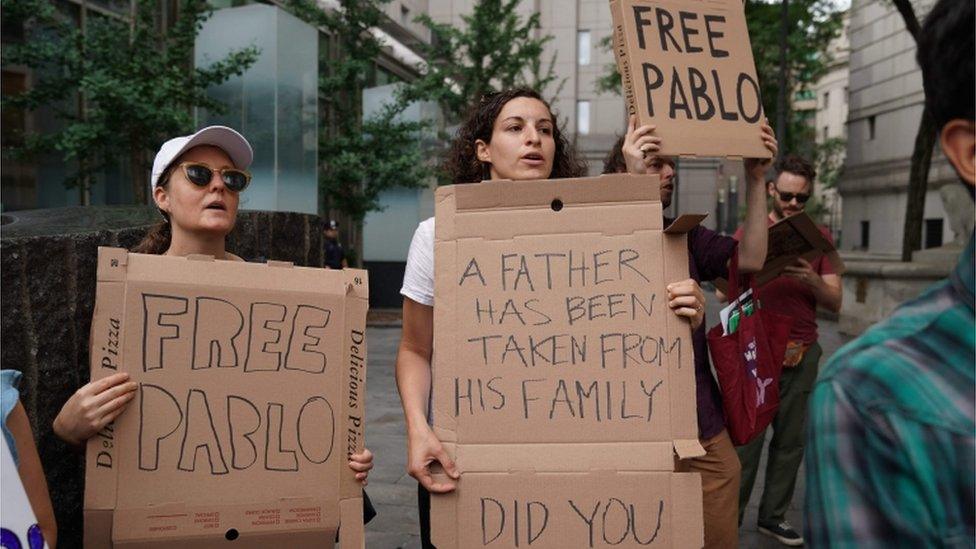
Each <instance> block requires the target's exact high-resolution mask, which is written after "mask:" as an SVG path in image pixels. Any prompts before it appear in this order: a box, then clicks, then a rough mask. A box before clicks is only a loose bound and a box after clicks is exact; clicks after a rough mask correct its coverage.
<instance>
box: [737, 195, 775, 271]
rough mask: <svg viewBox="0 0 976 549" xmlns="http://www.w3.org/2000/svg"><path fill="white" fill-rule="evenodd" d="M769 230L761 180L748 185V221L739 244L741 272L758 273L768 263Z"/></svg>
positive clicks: (744, 225) (743, 227)
mask: <svg viewBox="0 0 976 549" xmlns="http://www.w3.org/2000/svg"><path fill="white" fill-rule="evenodd" d="M768 235H769V229H768V227H767V224H766V194H765V183H764V182H763V181H762V179H761V178H759V179H754V180H751V181H749V182H748V183H747V184H746V219H745V222H744V223H743V226H742V240H741V242H739V270H741V271H743V272H756V271H759V270H761V269H762V267H763V263H765V262H766V241H767V237H768Z"/></svg>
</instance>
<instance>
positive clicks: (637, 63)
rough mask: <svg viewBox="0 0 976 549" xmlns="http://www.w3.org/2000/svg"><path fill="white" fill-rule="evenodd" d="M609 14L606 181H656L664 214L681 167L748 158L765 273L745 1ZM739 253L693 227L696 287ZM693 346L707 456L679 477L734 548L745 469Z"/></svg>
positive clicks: (769, 138)
mask: <svg viewBox="0 0 976 549" xmlns="http://www.w3.org/2000/svg"><path fill="white" fill-rule="evenodd" d="M610 8H611V12H612V14H613V23H614V34H613V36H614V52H615V55H616V57H617V66H618V69H619V71H620V74H621V76H622V80H623V86H624V95H625V97H626V98H627V105H628V112H629V113H630V117H629V127H628V132H627V135H626V136H625V137H624V138H623V139H622V140H621V141H620V142H619V143H618V146H620V148H621V152H622V154H620V155H612V156H611V158H617V162H616V165H612V166H611V165H607V166H606V167H605V168H606V171H623V170H626V171H628V172H630V173H648V174H658V175H659V176H660V181H661V202H662V204H663V205H664V206H665V207H667V206H668V205H669V204H670V202H671V196H672V194H673V193H674V191H675V161H674V158H675V157H677V156H681V155H692V156H713V157H714V156H719V157H730V156H731V157H742V158H744V159H745V171H746V177H747V180H748V183H747V187H746V205H747V210H746V219H745V223H744V230H745V236H744V237H743V239H742V242H741V244H740V245H739V246H738V250H739V268H740V270H742V271H747V272H748V271H757V270H759V269H761V268H762V265H763V262H764V260H765V257H766V234H767V230H766V203H765V179H764V177H765V172H766V169H767V168H768V166H769V159H770V158H772V157H774V156H775V155H776V151H777V142H776V138H775V137H774V136H773V132H772V129H771V128H770V127H769V125H768V124H767V123H766V120H765V117H764V116H763V113H762V101H761V99H760V94H759V86H758V84H757V81H758V80H757V79H756V76H755V74H756V71H755V64H754V62H753V59H752V50H751V48H750V46H749V37H748V31H747V29H746V23H745V13H744V11H743V6H742V3H741V1H739V0H723V1H713V2H707V3H706V2H676V1H668V0H665V1H659V2H653V3H652V2H649V1H647V0H611V2H610ZM735 250H736V243H735V241H734V240H733V239H732V238H731V237H727V236H723V235H719V234H718V233H715V232H714V231H711V230H709V229H707V228H704V227H701V226H699V227H696V228H695V230H693V231H692V232H690V233H689V235H688V255H689V270H690V272H691V275H692V278H695V279H696V280H697V281H699V282H700V281H707V280H713V279H715V278H724V277H726V276H727V275H728V264H729V260H730V259H731V257H732V254H733V253H734V252H735ZM703 326H704V323H703ZM693 346H694V352H695V378H696V384H697V409H698V428H699V437H700V439H701V444H702V446H703V447H704V448H705V450H706V452H707V453H706V455H705V456H702V457H700V458H694V459H688V460H683V461H682V462H681V463H680V464H679V466H678V468H679V470H683V471H690V472H698V473H700V474H701V476H702V490H703V492H704V498H703V503H704V509H703V510H704V526H705V546H706V547H723V548H725V547H736V546H737V545H738V497H739V479H740V467H739V459H738V457H737V455H736V453H735V449H734V447H733V446H732V441H731V439H730V438H729V435H728V433H727V431H726V430H725V418H724V414H723V412H722V402H721V396H720V393H719V390H718V385H717V384H716V382H715V378H714V376H713V375H712V373H711V368H710V366H709V363H708V362H709V361H708V349H707V346H706V343H705V329H704V327H700V328H699V329H697V330H695V332H694V334H693Z"/></svg>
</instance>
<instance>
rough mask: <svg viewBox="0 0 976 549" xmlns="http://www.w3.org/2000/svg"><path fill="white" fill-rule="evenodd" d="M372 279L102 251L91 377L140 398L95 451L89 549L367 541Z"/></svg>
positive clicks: (90, 469)
mask: <svg viewBox="0 0 976 549" xmlns="http://www.w3.org/2000/svg"><path fill="white" fill-rule="evenodd" d="M366 289H367V282H366V273H365V271H359V270H351V269H347V270H341V271H337V270H325V269H312V268H304V267H292V266H291V264H288V263H281V262H269V263H268V264H255V263H244V262H233V261H214V260H213V258H210V257H204V256H191V257H189V258H175V257H165V256H153V255H142V254H132V253H128V252H126V251H125V250H120V249H115V248H100V249H99V256H98V286H97V294H96V303H95V315H94V319H93V320H92V340H91V349H92V355H91V360H92V378H93V379H97V378H100V377H104V376H106V375H109V374H112V373H115V372H117V371H125V372H128V373H129V375H130V376H131V379H132V381H135V382H136V383H138V389H137V394H136V398H135V399H134V400H133V401H132V402H131V403H130V404H129V407H128V409H127V410H126V411H125V413H123V414H122V416H120V417H119V419H118V420H116V421H115V423H114V424H113V425H110V426H109V427H107V428H106V429H104V430H103V431H102V432H101V433H99V434H98V435H97V436H95V437H93V438H92V439H90V440H89V442H88V454H87V465H86V467H87V474H86V486H85V546H86V547H112V546H125V547H147V546H157V545H159V546H162V545H167V546H172V545H179V546H180V547H212V546H214V544H216V543H230V544H231V546H234V547H268V546H287V547H323V546H331V544H332V543H333V541H334V539H335V534H336V532H337V530H338V531H339V532H340V535H341V536H342V538H343V539H342V541H343V546H344V547H345V546H346V545H347V544H348V545H349V546H351V547H356V546H361V545H362V540H363V537H362V536H363V530H362V499H361V497H362V492H361V489H360V487H359V484H358V483H357V482H356V481H355V478H354V475H353V474H352V472H351V471H350V470H349V469H348V467H347V461H348V458H347V456H348V455H349V454H352V453H355V452H358V451H360V450H361V449H362V448H363V433H364V419H365V414H364V405H365V380H366V362H365V360H366V339H365V323H366V309H367V300H368V296H367V290H366Z"/></svg>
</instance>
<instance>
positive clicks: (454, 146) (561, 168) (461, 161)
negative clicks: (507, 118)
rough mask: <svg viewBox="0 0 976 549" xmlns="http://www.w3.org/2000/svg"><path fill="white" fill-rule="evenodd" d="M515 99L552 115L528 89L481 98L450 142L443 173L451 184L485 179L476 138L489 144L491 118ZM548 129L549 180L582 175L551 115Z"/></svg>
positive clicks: (578, 161)
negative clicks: (550, 143)
mask: <svg viewBox="0 0 976 549" xmlns="http://www.w3.org/2000/svg"><path fill="white" fill-rule="evenodd" d="M517 97H528V98H531V99H537V100H539V101H542V104H543V105H545V106H546V109H548V110H549V114H550V116H552V108H551V107H549V103H546V101H545V100H544V99H542V96H540V95H539V94H538V92H536V91H535V90H531V89H528V88H513V89H510V90H505V91H501V92H497V93H492V94H489V95H486V96H484V97H482V98H481V101H479V102H478V104H477V105H475V106H474V107H473V108H472V109H471V111H470V113H469V114H468V117H467V119H466V120H465V121H464V123H463V124H461V127H459V128H458V130H457V134H455V136H454V141H453V142H452V143H451V150H450V151H449V152H448V155H447V159H446V160H445V162H444V171H445V172H447V174H448V176H449V177H450V179H451V182H452V183H477V182H479V181H481V180H483V179H488V177H487V176H486V167H487V166H486V164H485V163H483V162H481V161H480V160H478V154H477V146H476V145H475V142H476V141H477V140H479V139H480V140H482V141H484V142H485V143H489V142H491V134H492V130H493V129H494V126H495V119H496V118H498V114H499V113H500V112H501V111H502V107H504V106H505V105H506V104H507V103H508V102H509V101H511V100H512V99H515V98H517ZM552 128H553V129H552V138H553V141H555V142H556V152H555V156H554V158H553V162H552V173H550V174H549V178H550V179H558V178H563V177H582V176H584V175H586V165H585V164H583V163H582V162H581V161H580V160H579V159H578V158H577V156H576V150H575V149H574V148H573V146H572V145H571V144H570V143H569V142H568V141H566V137H565V136H563V134H562V132H561V131H559V124H558V123H557V121H556V119H555V116H553V124H552Z"/></svg>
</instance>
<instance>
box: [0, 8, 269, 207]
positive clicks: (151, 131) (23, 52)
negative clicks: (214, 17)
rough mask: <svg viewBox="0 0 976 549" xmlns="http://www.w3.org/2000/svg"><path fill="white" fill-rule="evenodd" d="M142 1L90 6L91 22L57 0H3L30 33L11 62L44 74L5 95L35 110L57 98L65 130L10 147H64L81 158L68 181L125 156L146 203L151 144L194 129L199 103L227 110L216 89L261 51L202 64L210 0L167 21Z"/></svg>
mask: <svg viewBox="0 0 976 549" xmlns="http://www.w3.org/2000/svg"><path fill="white" fill-rule="evenodd" d="M133 7H134V9H133V10H132V13H131V14H130V19H128V20H127V19H125V18H115V17H111V16H103V15H91V16H90V17H89V18H88V20H87V22H86V25H85V28H84V29H82V28H79V27H78V26H76V25H75V24H74V22H73V21H71V20H70V19H69V18H68V17H66V16H65V14H63V13H61V12H60V11H59V10H58V9H57V8H56V4H54V3H52V2H48V1H45V0H3V2H2V9H3V13H4V17H6V18H7V20H6V21H5V24H13V25H18V26H22V28H23V29H24V35H25V36H26V40H25V41H24V42H23V43H20V44H13V45H10V46H8V47H5V48H4V51H3V53H2V63H3V65H4V66H10V65H19V66H24V67H27V68H29V69H31V70H32V72H33V74H34V75H35V81H34V85H33V86H32V87H31V88H30V89H29V90H27V91H25V92H23V93H20V94H17V95H11V96H6V97H4V102H5V105H6V106H7V107H14V108H22V109H24V110H26V111H29V112H30V111H37V110H39V109H41V108H43V107H50V108H51V109H52V110H53V112H54V114H55V116H56V118H57V119H58V120H59V121H60V128H59V129H57V130H55V131H53V132H49V133H44V134H39V133H35V134H30V135H26V136H24V140H23V143H24V145H23V146H22V147H20V148H18V149H17V150H14V151H10V152H12V153H13V154H16V155H19V156H21V157H31V156H34V155H36V154H38V153H40V152H44V151H51V150H56V151H59V152H60V153H61V154H62V155H63V157H64V159H65V161H66V163H70V162H74V166H75V169H74V170H73V171H72V173H71V175H70V176H69V177H68V179H67V180H66V182H65V183H66V185H68V186H69V187H70V186H81V187H83V188H85V187H90V186H91V185H93V184H94V183H95V180H96V178H97V174H99V173H100V172H101V171H102V170H104V169H105V168H107V167H111V166H119V165H122V164H123V159H124V160H125V162H126V163H127V168H128V172H129V173H128V179H129V181H130V182H131V186H132V195H133V200H134V202H136V203H146V202H147V201H148V186H149V178H148V176H149V158H150V155H151V154H152V152H153V151H155V150H156V149H158V148H159V146H160V145H161V144H162V143H163V141H165V140H166V139H169V138H171V137H174V136H176V135H181V134H186V133H190V132H191V131H192V130H193V125H194V118H193V109H194V108H204V109H207V110H210V111H214V112H222V111H224V110H225V105H223V104H222V103H220V102H219V101H217V100H215V99H212V98H211V97H209V96H208V95H207V89H208V88H209V87H210V86H213V85H216V84H220V83H222V82H225V81H226V80H227V79H229V78H231V77H232V76H236V75H240V74H242V73H243V72H244V71H245V70H247V68H248V67H250V66H251V65H252V64H253V63H254V61H255V60H256V59H257V56H258V50H257V48H254V47H250V48H244V49H240V50H235V51H233V52H231V53H230V54H229V55H228V56H227V57H225V58H223V59H221V60H219V61H217V62H216V63H214V64H212V65H210V66H209V67H206V68H200V67H196V68H195V67H193V48H194V43H195V41H196V36H197V34H198V33H199V32H200V29H201V28H202V26H203V23H204V22H205V21H206V20H207V19H208V18H209V17H210V15H211V14H212V9H211V8H210V7H209V5H208V4H207V2H206V1H205V0H181V1H180V2H179V10H178V11H179V16H178V17H177V19H176V21H174V22H173V24H172V25H171V26H170V27H169V28H165V29H164V28H163V25H162V24H161V22H160V21H159V16H160V10H159V3H158V2H157V1H156V0H135V3H134V6H133ZM79 103H80V105H81V108H75V107H74V105H76V104H79Z"/></svg>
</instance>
